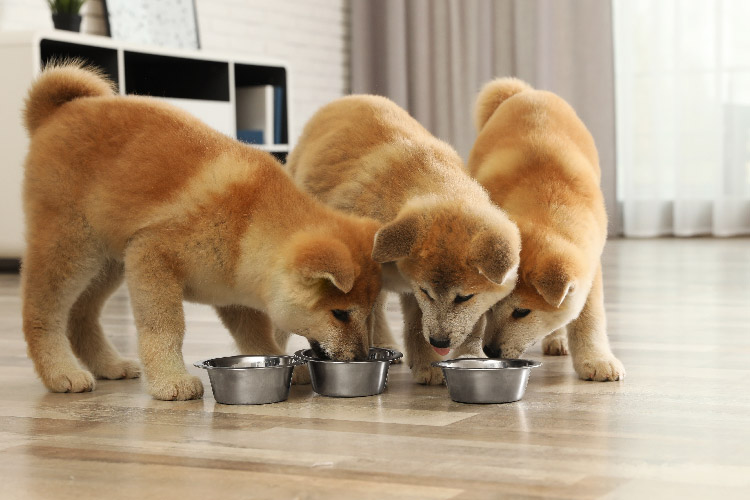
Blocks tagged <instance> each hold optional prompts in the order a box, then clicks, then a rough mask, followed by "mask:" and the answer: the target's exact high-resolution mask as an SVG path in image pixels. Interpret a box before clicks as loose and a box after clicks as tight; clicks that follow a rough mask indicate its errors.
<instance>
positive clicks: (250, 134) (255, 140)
mask: <svg viewBox="0 0 750 500" xmlns="http://www.w3.org/2000/svg"><path fill="white" fill-rule="evenodd" d="M237 139H239V140H241V141H242V142H246V143H248V144H263V131H262V130H249V129H238V130H237Z"/></svg>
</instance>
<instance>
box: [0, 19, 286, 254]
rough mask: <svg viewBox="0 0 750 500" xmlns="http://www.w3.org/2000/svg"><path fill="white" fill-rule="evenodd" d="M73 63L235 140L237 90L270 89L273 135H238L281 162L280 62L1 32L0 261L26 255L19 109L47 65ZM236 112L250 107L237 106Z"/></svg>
mask: <svg viewBox="0 0 750 500" xmlns="http://www.w3.org/2000/svg"><path fill="white" fill-rule="evenodd" d="M66 57H76V58H81V59H84V60H86V61H88V62H90V63H91V64H93V65H96V66H98V67H99V68H101V69H102V70H103V71H104V72H105V73H106V74H107V75H109V77H110V78H111V79H112V80H113V81H114V82H115V83H116V84H117V87H118V89H119V92H120V93H121V94H139V95H148V96H153V97H155V98H160V99H165V100H166V101H168V102H170V103H172V104H174V105H176V106H179V107H180V108H182V109H184V110H186V111H188V112H189V113H192V114H193V115H195V116H197V117H198V118H200V119H202V120H203V121H204V122H206V123H207V124H208V125H210V126H211V127H213V128H215V129H217V130H219V131H220V132H223V133H225V134H227V135H229V136H230V137H234V138H237V134H238V130H237V116H238V115H243V116H244V115H245V113H244V111H245V110H244V109H240V110H239V112H238V109H237V105H238V104H237V102H236V96H237V89H238V88H240V89H246V88H248V87H263V88H267V86H271V87H272V88H273V89H274V100H273V106H271V108H272V109H268V107H269V104H270V103H269V102H265V101H264V102H260V103H257V106H263V108H264V109H265V110H266V112H273V113H274V115H273V119H270V118H269V119H268V120H265V121H264V123H268V124H269V125H267V127H270V128H272V129H273V130H262V131H248V130H242V131H241V134H240V135H241V136H242V137H251V136H252V135H253V134H251V133H250V132H257V133H258V135H262V136H263V137H264V138H263V140H262V141H260V142H262V144H260V145H258V146H257V147H258V148H260V149H264V150H266V151H270V152H271V153H272V154H274V155H275V156H276V157H277V158H279V159H281V160H282V161H283V160H284V159H285V158H286V154H287V153H288V151H289V129H290V127H289V121H290V118H291V116H292V113H291V109H290V107H291V99H290V96H289V89H290V87H291V85H290V75H289V70H288V68H287V66H286V64H284V63H283V62H281V61H274V60H268V59H254V58H246V57H235V56H232V55H227V54H216V53H210V52H204V51H178V50H173V49H163V48H155V47H144V46H138V45H133V44H127V43H121V42H116V41H113V40H111V39H109V38H106V37H99V36H91V35H81V34H78V33H69V32H64V31H45V32H15V33H14V32H5V33H0V67H1V68H2V77H0V152H1V154H2V168H0V172H2V174H1V175H2V177H0V179H2V182H0V260H5V259H18V258H20V257H21V255H22V254H23V250H24V239H23V213H22V208H21V182H22V179H23V161H24V157H25V156H26V152H27V148H28V137H27V136H26V131H25V130H24V128H23V126H22V121H21V109H22V107H23V100H24V97H25V96H26V92H27V91H28V88H29V86H30V85H31V83H32V81H33V80H34V78H35V77H36V75H38V74H39V72H40V71H41V68H42V67H43V66H44V64H45V63H47V62H48V61H50V60H52V59H62V58H66ZM240 105H241V106H255V105H256V104H254V103H253V102H244V100H243V102H241V103H240Z"/></svg>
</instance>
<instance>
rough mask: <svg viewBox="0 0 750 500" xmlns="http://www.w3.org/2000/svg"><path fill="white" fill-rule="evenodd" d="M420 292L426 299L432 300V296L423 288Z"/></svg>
mask: <svg viewBox="0 0 750 500" xmlns="http://www.w3.org/2000/svg"><path fill="white" fill-rule="evenodd" d="M420 290H422V293H423V294H425V295H427V298H428V299H430V300H433V298H432V295H430V292H428V291H427V290H425V289H424V288H420Z"/></svg>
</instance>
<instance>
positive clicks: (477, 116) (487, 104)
mask: <svg viewBox="0 0 750 500" xmlns="http://www.w3.org/2000/svg"><path fill="white" fill-rule="evenodd" d="M524 90H533V88H532V87H531V85H529V84H528V83H526V82H524V81H523V80H519V79H518V78H497V79H495V80H492V81H491V82H489V83H487V84H485V86H484V87H482V90H481V91H480V92H479V95H478V96H477V103H476V106H475V107H474V125H475V126H476V128H477V132H479V131H480V130H482V127H484V124H485V123H487V120H489V119H490V116H492V113H494V112H495V110H496V109H497V108H498V107H499V106H500V105H501V104H502V103H503V101H505V100H506V99H508V98H510V97H512V96H514V95H516V94H518V93H519V92H523V91H524Z"/></svg>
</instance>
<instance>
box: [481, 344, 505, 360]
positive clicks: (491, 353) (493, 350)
mask: <svg viewBox="0 0 750 500" xmlns="http://www.w3.org/2000/svg"><path fill="white" fill-rule="evenodd" d="M482 350H483V351H484V355H485V356H487V357H488V358H499V357H502V351H500V348H499V347H493V346H491V345H486V346H484V347H482Z"/></svg>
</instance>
